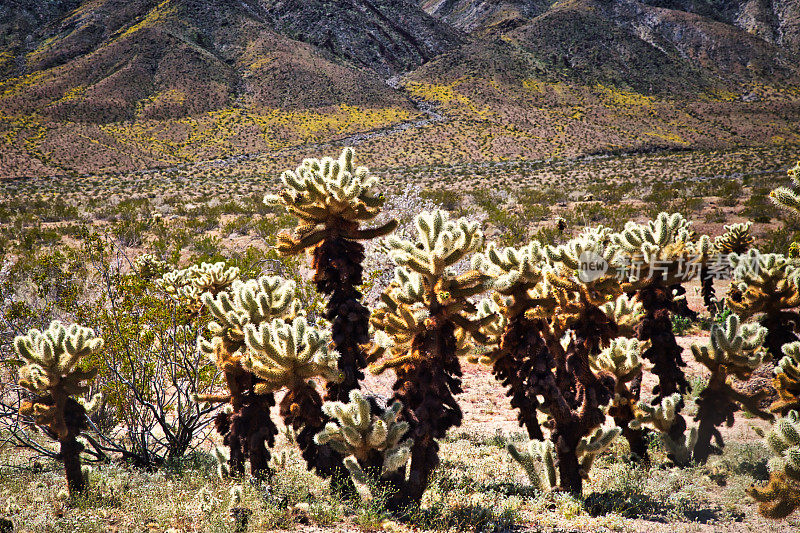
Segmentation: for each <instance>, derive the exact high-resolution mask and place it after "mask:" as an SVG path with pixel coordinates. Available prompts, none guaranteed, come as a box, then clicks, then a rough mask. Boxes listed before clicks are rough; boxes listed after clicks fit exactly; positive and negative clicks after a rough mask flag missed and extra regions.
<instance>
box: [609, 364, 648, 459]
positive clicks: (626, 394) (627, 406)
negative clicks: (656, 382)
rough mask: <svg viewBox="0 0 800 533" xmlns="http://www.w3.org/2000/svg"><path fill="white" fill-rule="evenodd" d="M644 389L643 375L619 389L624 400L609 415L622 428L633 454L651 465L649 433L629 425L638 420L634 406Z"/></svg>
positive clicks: (612, 407)
mask: <svg viewBox="0 0 800 533" xmlns="http://www.w3.org/2000/svg"><path fill="white" fill-rule="evenodd" d="M641 387H642V374H639V375H638V376H636V378H634V379H633V381H631V382H630V384H629V385H625V386H622V387H619V386H618V387H617V394H619V395H620V397H621V398H622V400H623V401H622V402H621V403H620V404H619V405H612V406H611V408H609V410H608V414H609V415H610V416H611V417H612V418H613V419H614V422H615V423H616V424H617V426H619V427H620V428H622V436H623V437H625V440H627V441H628V446H629V447H630V449H631V454H632V455H633V456H634V458H636V459H638V460H639V461H640V462H641V463H642V464H644V465H649V464H650V454H649V452H648V451H647V440H646V438H645V437H646V435H647V431H646V430H644V429H631V428H630V427H629V426H628V425H629V424H630V423H631V422H632V421H633V420H635V419H636V414H635V413H634V411H633V406H634V405H635V404H636V402H638V401H639V396H640V392H641Z"/></svg>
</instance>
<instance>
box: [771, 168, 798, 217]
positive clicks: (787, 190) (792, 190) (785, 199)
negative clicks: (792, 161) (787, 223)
mask: <svg viewBox="0 0 800 533" xmlns="http://www.w3.org/2000/svg"><path fill="white" fill-rule="evenodd" d="M787 173H788V175H789V178H791V180H792V184H791V187H778V188H777V189H774V190H773V191H772V192H771V193H770V194H769V196H770V199H771V200H772V202H773V203H774V204H775V205H777V206H778V207H781V208H783V209H785V210H786V211H788V212H789V213H792V214H793V215H795V216H796V215H797V214H798V213H800V195H798V193H797V189H798V187H800V162H798V163H797V164H796V165H795V166H794V167H793V168H790V169H789V171H788V172H787Z"/></svg>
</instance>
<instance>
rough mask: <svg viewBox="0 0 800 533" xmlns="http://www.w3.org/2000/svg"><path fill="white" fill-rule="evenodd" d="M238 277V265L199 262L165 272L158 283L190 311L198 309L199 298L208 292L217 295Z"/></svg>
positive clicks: (197, 310) (194, 311) (199, 304)
mask: <svg viewBox="0 0 800 533" xmlns="http://www.w3.org/2000/svg"><path fill="white" fill-rule="evenodd" d="M238 278H239V268H238V267H226V266H225V263H223V262H221V261H220V262H218V263H205V262H204V263H201V264H199V265H192V266H190V267H188V268H184V269H180V270H173V271H172V272H167V273H166V274H164V275H163V276H161V279H159V280H158V285H159V286H160V287H161V288H162V289H163V290H164V292H166V293H167V294H169V295H170V296H172V297H173V298H176V299H178V300H179V301H181V302H183V303H184V304H185V305H186V306H187V307H188V309H189V311H190V312H193V313H197V312H199V311H200V307H201V298H202V296H203V294H205V293H207V292H209V293H211V294H212V295H217V294H219V293H220V292H221V291H223V290H225V289H226V288H228V287H229V286H230V285H231V284H232V283H233V282H234V281H235V280H236V279H238Z"/></svg>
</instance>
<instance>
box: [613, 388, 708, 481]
mask: <svg viewBox="0 0 800 533" xmlns="http://www.w3.org/2000/svg"><path fill="white" fill-rule="evenodd" d="M681 403H682V399H681V395H680V393H677V392H676V393H674V394H672V395H670V396H667V397H666V398H663V399H662V400H661V402H659V403H658V404H656V405H650V404H648V403H646V402H639V403H637V404H636V409H635V415H636V419H635V420H632V421H631V422H629V423H628V427H630V428H631V429H635V430H641V429H642V428H643V427H646V428H650V429H653V430H654V431H656V432H657V433H658V434H659V436H660V437H661V442H663V443H664V446H665V447H666V449H667V455H668V457H669V458H670V459H671V460H672V462H673V463H675V464H676V465H678V466H686V465H688V464H689V463H690V462H691V460H692V451H693V450H694V446H695V443H696V442H697V428H694V427H692V428H690V429H689V431H686V432H685V431H681V432H680V433H679V434H678V436H677V438H673V436H672V435H673V434H674V432H672V431H671V429H672V426H673V425H674V424H675V421H676V419H677V418H678V416H679V415H678V409H679V408H680V407H679V406H680V405H681Z"/></svg>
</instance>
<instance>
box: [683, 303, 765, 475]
mask: <svg viewBox="0 0 800 533" xmlns="http://www.w3.org/2000/svg"><path fill="white" fill-rule="evenodd" d="M766 336H767V330H766V328H763V327H761V326H759V325H758V324H752V323H751V324H742V323H741V322H740V320H739V317H738V316H736V315H730V316H729V317H728V319H727V321H726V323H725V325H724V327H723V326H717V325H715V326H713V327H712V328H711V335H710V340H709V344H708V345H706V346H699V345H697V344H694V345H692V353H693V354H694V357H695V359H696V360H697V361H698V362H699V363H702V364H703V365H705V367H706V368H708V369H709V370H710V371H711V377H710V378H709V382H708V385H707V386H706V388H705V389H703V391H702V392H701V393H700V396H699V397H698V399H697V406H698V410H697V416H695V420H696V421H698V422H699V426H698V438H697V443H696V444H695V447H694V451H693V457H694V459H695V461H697V462H698V463H704V462H705V461H706V460H707V459H708V456H709V454H711V453H712V451H716V450H714V449H713V448H712V446H711V439H712V438H713V439H714V440H715V442H716V443H717V446H718V448H719V449H721V448H722V446H723V441H722V434H721V433H720V432H719V430H718V429H717V427H718V426H721V425H722V424H723V423H727V424H728V426H732V425H733V421H734V420H733V414H734V413H735V412H736V411H738V410H739V404H741V405H743V406H745V407H746V408H747V409H748V411H750V412H751V413H754V414H756V415H759V416H761V417H763V418H767V419H771V418H772V416H771V415H769V414H768V413H765V412H764V411H762V410H761V409H760V408H759V406H758V402H759V400H760V399H761V398H762V396H763V394H753V395H746V394H742V393H740V392H738V391H736V390H735V389H734V388H733V387H732V386H731V383H730V377H736V378H738V379H741V380H747V379H748V378H749V377H750V375H751V374H752V372H753V371H754V370H755V369H756V368H757V367H758V366H759V365H760V364H761V362H762V361H763V359H764V350H763V348H762V345H763V343H764V339H765V338H766Z"/></svg>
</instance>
